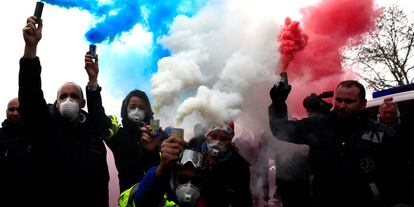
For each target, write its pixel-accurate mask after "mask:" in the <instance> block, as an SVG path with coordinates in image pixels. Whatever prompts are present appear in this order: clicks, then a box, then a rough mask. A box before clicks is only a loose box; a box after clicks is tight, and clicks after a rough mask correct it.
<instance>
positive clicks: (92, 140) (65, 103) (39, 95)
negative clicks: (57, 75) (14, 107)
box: [19, 16, 110, 207]
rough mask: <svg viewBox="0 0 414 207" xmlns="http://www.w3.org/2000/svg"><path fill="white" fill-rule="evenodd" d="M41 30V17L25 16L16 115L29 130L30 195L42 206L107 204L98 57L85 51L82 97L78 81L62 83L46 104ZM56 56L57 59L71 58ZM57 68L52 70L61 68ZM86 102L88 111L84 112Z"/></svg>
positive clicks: (104, 128)
mask: <svg viewBox="0 0 414 207" xmlns="http://www.w3.org/2000/svg"><path fill="white" fill-rule="evenodd" d="M42 28H43V23H42V21H40V22H39V23H38V24H37V23H36V17H34V16H31V17H29V18H28V19H27V21H26V26H25V27H24V28H23V38H24V40H25V50H24V54H23V57H22V58H21V59H20V73H19V101H20V113H21V119H22V122H23V124H24V126H25V130H26V131H28V132H29V133H30V134H31V137H32V143H33V153H34V159H35V164H36V167H37V169H38V170H39V171H38V172H39V173H38V174H37V175H38V178H37V180H38V181H39V183H38V189H37V191H36V192H34V193H39V196H37V197H36V198H39V199H38V200H37V201H40V203H39V205H42V206H95V207H108V205H109V204H108V181H109V172H108V166H107V162H106V148H105V145H104V142H103V139H102V137H104V136H105V133H107V132H108V130H107V129H108V128H109V127H110V123H108V122H107V117H106V115H105V111H104V108H103V106H102V99H101V94H100V92H101V88H100V87H99V85H98V73H99V66H98V57H97V56H96V57H93V56H92V55H91V54H90V53H89V52H87V53H86V55H85V56H84V61H85V70H86V73H87V75H88V78H89V82H88V85H87V87H86V98H87V101H86V100H85V98H84V96H83V92H82V89H81V87H80V86H79V85H78V84H76V83H74V82H66V83H64V84H63V85H62V86H61V87H60V88H59V89H58V93H57V97H56V100H55V102H54V103H53V104H46V103H47V102H46V101H45V99H44V96H43V91H42V88H41V75H40V74H41V70H42V68H41V65H40V60H39V57H37V54H36V53H37V45H38V43H39V41H40V39H41V38H42ZM61 57H62V63H64V62H66V61H71V60H67V59H65V57H64V55H62V56H61ZM62 66H63V67H62V68H53V70H63V69H64V64H62ZM50 69H51V68H50ZM69 70H71V71H73V72H76V71H77V70H76V69H74V68H69ZM86 104H87V106H88V112H86V111H85V110H83V108H84V107H85V106H86ZM45 195H47V197H46V198H45Z"/></svg>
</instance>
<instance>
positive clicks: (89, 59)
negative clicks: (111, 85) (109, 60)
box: [85, 52, 99, 84]
mask: <svg viewBox="0 0 414 207" xmlns="http://www.w3.org/2000/svg"><path fill="white" fill-rule="evenodd" d="M94 59H95V61H94ZM85 70H86V72H87V73H88V77H89V83H92V84H94V83H97V82H98V73H99V64H98V55H96V57H95V58H93V56H92V55H91V53H90V52H87V53H86V54H85Z"/></svg>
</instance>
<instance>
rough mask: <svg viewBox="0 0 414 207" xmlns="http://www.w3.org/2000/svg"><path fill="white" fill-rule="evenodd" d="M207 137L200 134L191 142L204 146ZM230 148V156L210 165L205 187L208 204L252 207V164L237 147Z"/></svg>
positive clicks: (224, 206) (221, 206)
mask: <svg viewBox="0 0 414 207" xmlns="http://www.w3.org/2000/svg"><path fill="white" fill-rule="evenodd" d="M205 139H206V138H205V137H204V136H199V137H196V138H193V139H192V140H191V141H190V143H192V144H193V145H194V146H202V145H203V143H204V141H205ZM202 148H204V147H202ZM229 150H230V153H231V155H230V156H229V158H228V159H227V160H226V161H223V162H218V163H217V164H216V165H214V166H210V170H209V171H208V173H207V178H206V180H207V183H206V186H205V188H204V193H205V201H206V205H207V206H214V207H228V206H234V207H250V206H252V195H251V192H250V164H249V162H247V160H246V159H244V157H242V156H241V155H240V153H239V152H238V151H237V149H236V148H235V147H232V148H230V149H229ZM203 151H204V152H205V150H203Z"/></svg>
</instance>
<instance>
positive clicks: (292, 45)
mask: <svg viewBox="0 0 414 207" xmlns="http://www.w3.org/2000/svg"><path fill="white" fill-rule="evenodd" d="M279 42H280V48H279V50H280V53H281V54H282V71H286V69H287V67H288V66H289V63H290V62H291V61H292V60H293V57H294V56H295V54H296V53H297V52H299V51H301V50H303V49H304V48H305V46H306V43H307V42H308V35H306V34H304V33H302V30H301V28H300V27H299V22H298V21H292V20H291V19H290V18H289V17H287V18H286V19H285V27H284V28H283V29H282V31H281V32H280V36H279Z"/></svg>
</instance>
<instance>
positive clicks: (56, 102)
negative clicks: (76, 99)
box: [53, 100, 60, 111]
mask: <svg viewBox="0 0 414 207" xmlns="http://www.w3.org/2000/svg"><path fill="white" fill-rule="evenodd" d="M53 105H54V106H55V108H56V110H58V111H59V106H60V104H59V102H58V100H55V103H53Z"/></svg>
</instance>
